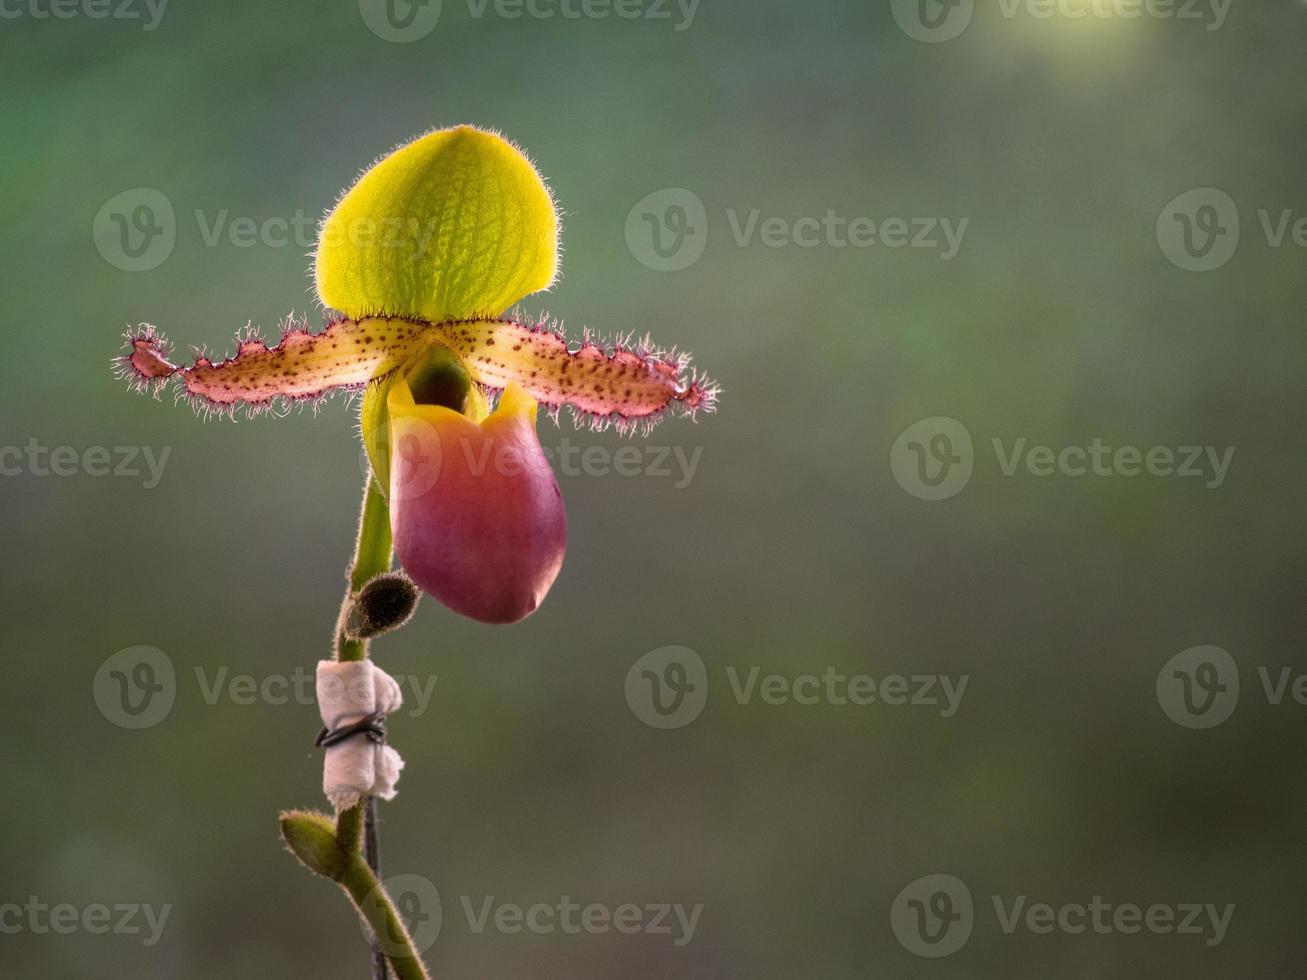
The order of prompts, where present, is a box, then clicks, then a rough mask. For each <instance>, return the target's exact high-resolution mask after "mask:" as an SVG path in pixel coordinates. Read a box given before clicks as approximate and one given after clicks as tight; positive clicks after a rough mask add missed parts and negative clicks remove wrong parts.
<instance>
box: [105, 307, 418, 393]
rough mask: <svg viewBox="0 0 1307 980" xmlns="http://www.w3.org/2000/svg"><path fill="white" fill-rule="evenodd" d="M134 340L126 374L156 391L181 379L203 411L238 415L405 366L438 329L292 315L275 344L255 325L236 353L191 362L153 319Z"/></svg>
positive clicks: (355, 385) (131, 335)
mask: <svg viewBox="0 0 1307 980" xmlns="http://www.w3.org/2000/svg"><path fill="white" fill-rule="evenodd" d="M126 339H127V350H126V352H125V353H123V354H122V355H121V356H119V357H118V358H116V359H115V366H116V368H117V371H118V374H119V376H120V377H123V378H125V379H126V380H127V381H128V382H130V383H131V384H133V385H134V386H135V387H137V388H138V389H140V390H150V391H153V392H155V393H156V394H157V393H158V390H159V388H161V387H162V386H163V385H165V384H167V383H169V382H172V383H175V384H176V385H177V392H178V397H181V398H186V399H187V400H188V401H190V402H191V403H192V404H193V405H194V406H195V407H196V409H197V410H199V411H202V412H223V413H226V414H229V415H230V414H232V413H234V412H235V411H236V409H237V408H241V407H244V408H245V409H246V410H247V411H248V412H249V413H250V414H257V413H259V412H263V411H269V410H280V409H283V408H285V407H289V405H291V404H293V403H295V402H304V401H311V400H316V399H320V398H322V397H324V396H326V395H327V394H329V393H331V392H332V391H334V390H339V389H344V390H357V389H359V388H362V387H363V386H365V385H366V384H367V383H368V382H369V381H371V380H373V379H375V378H380V377H384V376H385V375H386V374H388V373H390V372H391V371H393V370H394V369H395V368H397V367H399V366H400V365H401V364H402V363H403V362H404V361H405V359H407V358H408V357H409V356H410V355H411V354H412V353H414V352H415V351H416V350H417V349H418V348H419V347H421V346H422V345H424V344H427V343H430V342H431V341H432V340H433V339H434V334H433V332H432V331H431V328H430V325H429V324H426V323H421V322H413V321H409V320H400V319H381V318H373V317H369V318H366V319H362V320H348V319H346V320H336V321H334V322H332V323H329V324H328V325H327V326H326V327H325V328H324V329H323V330H322V331H321V332H319V333H316V334H315V333H310V332H309V331H308V329H307V323H306V322H305V321H303V320H300V321H295V320H293V319H288V320H287V321H286V322H285V323H284V324H283V328H282V334H281V339H280V340H279V341H278V342H277V344H276V345H275V346H272V347H269V346H267V345H266V344H265V343H264V342H263V341H262V340H260V339H259V338H258V337H257V336H255V335H254V333H253V331H252V330H250V329H249V328H247V329H246V331H244V332H243V333H242V334H241V335H239V336H238V337H237V338H236V342H237V348H236V353H235V354H233V355H232V356H231V357H228V358H226V359H225V360H222V361H218V362H217V363H214V362H213V361H211V360H209V358H208V357H205V356H204V355H203V354H200V355H199V356H197V357H196V359H195V363H194V364H192V365H191V366H190V367H179V366H177V365H175V364H173V363H172V362H171V361H170V360H169V357H170V349H169V345H168V343H167V341H165V340H164V339H163V337H162V336H161V335H160V334H159V333H158V332H157V331H156V330H155V329H154V327H152V326H149V325H147V324H143V325H142V326H141V328H140V329H139V330H137V331H134V332H128V334H127V335H126Z"/></svg>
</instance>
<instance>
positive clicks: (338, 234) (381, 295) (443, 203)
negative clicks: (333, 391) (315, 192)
mask: <svg viewBox="0 0 1307 980" xmlns="http://www.w3.org/2000/svg"><path fill="white" fill-rule="evenodd" d="M557 265H558V219H557V215H556V213H555V211H554V202H553V199H552V198H551V197H550V195H549V191H548V189H547V188H546V187H545V184H544V181H543V180H541V178H540V175H539V174H538V173H536V170H535V168H534V167H533V166H532V165H531V162H530V161H529V160H527V158H526V157H525V156H524V155H523V154H522V153H521V151H519V150H518V149H517V148H516V147H514V146H512V145H511V144H509V143H508V142H507V141H505V140H504V139H502V138H501V137H499V136H497V135H495V134H493V133H488V132H485V131H483V130H479V129H475V128H473V127H470V126H458V127H455V128H453V129H444V130H439V131H437V132H434V133H429V134H427V135H426V136H423V137H420V138H419V139H417V140H414V141H413V142H412V143H409V144H407V145H406V146H402V147H400V148H399V149H398V150H395V151H394V152H393V153H391V154H390V155H389V156H387V157H385V158H383V159H382V160H381V161H380V162H378V163H376V164H375V165H373V167H372V168H371V169H370V170H368V171H367V172H366V173H365V174H363V176H362V177H360V178H359V180H358V182H357V183H356V184H355V185H354V186H353V188H351V189H350V190H349V192H348V193H347V194H345V196H344V197H343V198H341V200H340V203H339V204H337V205H336V207H335V209H334V210H333V211H332V212H331V214H330V215H329V216H328V217H327V219H326V221H325V222H324V223H323V226H322V233H321V235H320V238H319V242H318V252H317V260H316V276H317V286H318V294H319V296H320V297H321V299H322V302H323V303H325V304H326V305H327V306H329V307H332V308H334V309H337V310H340V311H341V312H342V313H344V314H345V315H346V316H352V317H359V316H364V315H372V314H379V313H385V314H390V315H397V316H415V317H421V318H422V319H425V320H429V321H432V322H436V323H439V322H442V321H446V320H461V319H468V318H471V317H477V316H498V315H499V314H500V313H502V312H503V311H504V310H506V309H507V308H508V307H510V306H512V305H513V304H514V303H516V302H517V301H518V300H520V299H521V298H522V297H523V296H526V295H527V294H529V293H533V292H535V291H537V290H539V289H544V288H546V287H547V286H549V285H550V283H552V282H553V280H554V275H555V272H556V270H557Z"/></svg>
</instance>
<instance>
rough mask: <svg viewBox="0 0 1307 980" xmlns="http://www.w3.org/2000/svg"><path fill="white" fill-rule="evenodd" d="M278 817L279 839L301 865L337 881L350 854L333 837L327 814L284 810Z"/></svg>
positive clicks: (348, 862) (334, 834) (331, 823)
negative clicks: (279, 824)
mask: <svg viewBox="0 0 1307 980" xmlns="http://www.w3.org/2000/svg"><path fill="white" fill-rule="evenodd" d="M279 819H280V822H281V839H282V841H283V843H285V845H286V848H287V850H289V851H290V852H291V853H292V854H294V855H295V856H296V857H297V858H299V860H300V863H301V864H303V865H304V866H305V867H306V868H308V869H309V870H310V871H312V872H314V873H315V874H320V875H322V876H323V877H324V878H330V879H331V880H332V881H340V880H341V879H342V878H343V877H344V876H345V872H346V871H347V870H348V868H349V865H350V857H349V855H348V854H346V853H345V849H344V848H342V847H341V846H340V844H339V842H338V841H337V840H336V827H335V824H334V823H333V822H332V819H331V818H330V817H329V816H327V815H326V814H325V813H315V812H312V811H309V810H287V811H285V812H284V813H282V814H281V817H280V818H279Z"/></svg>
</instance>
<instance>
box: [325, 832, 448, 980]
mask: <svg viewBox="0 0 1307 980" xmlns="http://www.w3.org/2000/svg"><path fill="white" fill-rule="evenodd" d="M340 886H341V887H342V888H344V889H345V891H346V892H348V893H349V897H350V898H351V899H352V900H353V901H354V905H355V907H356V908H357V909H358V910H359V915H361V916H362V917H363V919H364V921H366V922H367V924H368V926H369V928H371V929H372V933H373V935H375V936H376V937H377V938H378V945H379V946H380V948H381V949H382V950H383V951H384V953H385V956H386V959H387V960H389V961H390V965H391V967H392V968H393V969H394V971H395V976H396V977H398V978H399V980H431V975H430V974H429V973H427V968H426V967H425V966H424V965H423V963H422V960H421V959H420V958H419V957H418V954H417V951H416V950H415V949H414V948H413V939H412V937H410V936H409V934H408V929H407V928H405V926H404V922H403V920H402V919H401V918H400V917H399V912H398V911H396V909H395V903H394V902H392V901H391V900H390V896H389V895H387V894H386V890H385V888H383V887H382V886H381V883H380V882H379V881H378V880H377V876H376V875H375V874H374V873H373V872H372V869H371V868H369V867H368V866H367V864H366V863H365V862H364V860H363V858H362V857H361V856H359V855H357V854H353V855H351V859H350V861H349V864H348V865H347V866H346V868H345V873H344V874H343V875H342V876H341V878H340Z"/></svg>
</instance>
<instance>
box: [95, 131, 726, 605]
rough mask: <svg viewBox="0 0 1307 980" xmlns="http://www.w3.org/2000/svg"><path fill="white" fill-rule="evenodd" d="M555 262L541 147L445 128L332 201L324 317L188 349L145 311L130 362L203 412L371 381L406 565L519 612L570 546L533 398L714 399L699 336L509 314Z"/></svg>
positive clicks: (319, 263)
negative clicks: (233, 343) (624, 331)
mask: <svg viewBox="0 0 1307 980" xmlns="http://www.w3.org/2000/svg"><path fill="white" fill-rule="evenodd" d="M557 266H558V220H557V214H556V210H555V207H554V202H553V199H552V198H551V196H550V194H549V191H548V189H547V188H546V186H545V184H544V181H543V180H541V178H540V175H539V174H538V173H537V172H536V170H535V168H534V167H533V166H532V164H531V163H530V161H528V160H527V158H526V157H525V156H524V155H523V154H522V153H521V152H520V151H519V150H518V149H517V148H516V147H514V146H512V145H511V144H509V143H508V142H506V141H505V140H503V139H502V138H500V137H499V136H497V135H495V134H493V133H489V132H486V131H483V130H479V129H474V128H472V127H468V126H460V127H456V128H454V129H446V130H439V131H436V132H432V133H428V134H427V135H425V136H422V137H420V138H419V139H416V140H414V141H413V142H411V143H408V144H406V145H404V146H401V147H399V148H398V149H396V150H395V151H393V152H392V153H390V154H389V155H388V156H385V157H383V158H382V159H381V160H380V161H378V162H377V163H376V164H374V165H373V166H372V167H371V168H370V169H368V170H367V171H366V172H365V173H364V174H363V175H362V176H361V177H360V178H359V179H358V181H357V182H356V183H355V184H354V186H353V187H352V188H351V189H350V190H349V191H347V192H346V193H345V194H344V195H343V196H342V198H341V199H340V201H339V202H338V203H337V205H336V207H335V208H334V209H333V210H332V211H331V213H330V214H329V215H328V216H327V218H326V219H325V220H324V221H323V223H322V227H321V229H320V235H319V244H318V249H317V254H316V260H315V274H316V283H317V290H318V295H319V298H320V300H321V302H322V304H323V306H324V307H327V308H329V309H332V310H336V311H338V312H339V315H338V316H333V317H332V318H330V319H329V321H328V323H327V324H326V326H325V327H324V328H323V329H322V330H321V331H319V332H317V333H313V332H310V331H309V330H308V328H307V325H306V323H305V322H303V321H299V322H296V321H295V320H294V319H293V318H292V319H290V320H288V321H287V322H286V324H285V325H284V326H283V330H282V334H281V337H280V339H279V340H278V341H277V343H276V344H274V345H271V346H269V345H267V344H265V343H264V341H263V340H261V339H260V338H259V337H258V336H257V335H256V334H255V333H254V331H253V330H251V329H250V328H248V327H247V328H246V330H245V331H244V332H243V333H242V334H241V335H240V336H238V338H237V348H236V351H235V353H234V354H232V355H231V356H230V357H228V358H226V359H223V360H220V361H216V362H215V361H213V360H210V359H209V358H208V357H205V356H203V355H202V354H201V355H199V356H197V357H196V359H195V361H194V363H192V364H191V365H190V366H188V367H182V366H178V365H176V364H174V363H173V362H172V361H171V359H170V356H171V355H170V353H169V349H168V346H167V344H166V342H165V341H164V340H163V338H162V337H161V336H160V335H159V333H158V332H157V331H156V330H155V329H154V328H153V327H152V326H149V325H145V324H143V325H142V326H141V327H140V328H139V329H138V330H135V331H130V332H129V333H128V335H127V350H126V352H125V353H124V354H123V355H122V356H121V357H120V358H118V360H117V363H118V366H119V369H120V373H121V374H122V375H123V376H124V377H126V378H128V379H129V380H131V381H132V382H134V383H135V384H136V385H137V386H138V387H140V388H142V389H147V390H151V391H154V392H155V393H156V394H157V393H158V390H159V389H160V388H161V387H163V386H164V385H165V384H171V385H174V386H175V387H176V391H177V393H178V397H180V398H185V399H187V400H188V401H189V402H190V403H191V404H192V405H194V406H195V407H196V408H197V410H199V411H201V412H202V413H206V414H207V413H211V412H220V413H226V414H232V413H234V412H235V411H237V410H245V411H246V412H248V413H251V414H256V413H259V412H263V411H269V410H276V411H284V410H286V409H287V408H289V407H290V406H291V405H293V404H295V403H304V402H309V401H314V400H316V399H320V398H322V397H324V396H326V395H327V394H329V393H330V392H332V391H339V390H345V391H354V392H360V391H361V392H363V393H364V398H363V406H362V416H361V419H362V430H363V439H364V444H365V445H366V447H367V451H368V457H369V459H370V461H371V466H372V470H373V472H374V474H375V476H376V478H377V480H378V482H379V484H380V485H381V487H382V488H383V489H384V491H385V492H386V493H387V495H388V502H389V509H390V520H391V527H392V530H393V534H394V542H395V552H396V555H397V556H398V559H399V562H400V564H401V566H402V567H403V568H404V570H405V571H406V572H407V573H408V574H409V575H410V576H411V577H412V578H413V580H414V581H415V582H417V584H418V585H419V586H421V587H422V589H423V590H424V591H426V592H428V593H429V594H431V595H432V596H434V597H435V598H437V599H439V600H440V601H441V602H443V603H445V604H446V605H447V606H449V607H450V608H452V609H454V610H456V611H457V612H460V613H463V614H464V615H467V616H471V617H473V618H475V619H479V620H482V621H486V622H513V621H515V620H518V619H521V618H522V617H524V616H526V615H528V614H529V613H530V612H532V611H533V610H534V609H535V608H536V606H537V605H538V604H539V603H540V601H541V600H542V599H543V598H544V595H545V593H546V592H547V591H548V590H549V587H550V585H551V584H552V583H553V581H554V579H555V577H556V576H557V574H558V571H559V568H560V567H561V565H562V561H563V552H564V549H565V547H566V537H567V530H566V518H565V516H564V511H563V504H562V497H561V494H560V493H559V489H558V485H557V482H556V481H555V479H554V476H553V472H552V470H551V469H550V467H549V464H548V461H547V460H546V458H545V455H544V452H543V450H542V448H541V446H540V442H539V439H538V437H537V435H536V425H535V422H536V409H537V405H538V404H542V405H544V406H545V408H546V410H547V411H548V412H549V413H550V414H551V416H553V417H554V418H555V419H556V418H557V414H558V411H559V410H560V409H561V408H562V407H563V406H564V405H566V406H569V407H570V408H571V409H572V410H573V412H574V413H575V415H576V418H577V420H578V422H588V423H589V424H590V425H591V426H593V427H595V428H602V427H604V426H606V425H609V424H612V425H616V426H617V427H618V428H619V429H621V430H623V431H632V430H640V431H647V430H648V429H649V428H650V427H652V425H653V424H654V423H656V422H657V421H658V420H659V419H660V418H662V417H663V416H664V415H666V414H667V413H668V412H680V413H682V414H689V415H691V416H693V415H694V413H695V412H697V411H699V410H703V411H711V410H712V409H713V405H714V401H715V398H716V395H717V389H716V386H715V385H713V384H712V383H711V382H709V381H708V380H707V379H705V378H703V377H700V376H699V375H697V374H696V373H695V372H694V371H692V370H691V368H690V364H689V358H688V357H687V356H685V355H683V354H677V353H675V352H671V353H666V352H662V351H658V350H656V349H654V348H653V346H652V345H651V343H650V342H649V341H648V340H645V341H643V342H640V343H636V344H631V343H628V342H622V341H620V340H619V341H617V342H614V343H608V344H605V343H601V342H599V341H598V340H597V339H595V338H593V337H592V336H591V335H590V334H589V332H588V331H587V332H586V334H585V335H584V336H583V337H582V339H581V341H580V342H579V343H574V344H569V343H568V341H567V339H566V338H565V336H564V335H563V333H562V331H561V330H560V329H559V328H558V327H557V325H555V324H553V323H551V322H548V321H546V320H542V319H530V320H528V319H522V318H520V317H517V316H512V315H506V314H505V311H506V310H508V309H509V308H510V307H512V306H513V305H514V304H515V303H517V302H518V301H519V300H521V299H522V298H523V297H525V296H527V295H528V294H530V293H533V292H536V291H538V290H541V289H545V288H547V287H548V286H550V285H551V284H552V283H553V281H554V278H555V276H556V273H557Z"/></svg>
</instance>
